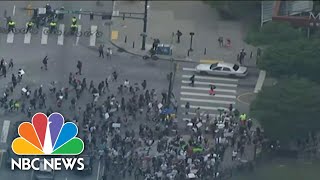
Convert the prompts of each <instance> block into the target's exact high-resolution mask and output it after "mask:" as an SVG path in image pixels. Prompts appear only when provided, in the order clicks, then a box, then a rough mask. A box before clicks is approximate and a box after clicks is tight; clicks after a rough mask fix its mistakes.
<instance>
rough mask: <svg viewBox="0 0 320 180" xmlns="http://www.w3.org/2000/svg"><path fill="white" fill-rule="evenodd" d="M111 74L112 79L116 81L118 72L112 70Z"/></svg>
mask: <svg viewBox="0 0 320 180" xmlns="http://www.w3.org/2000/svg"><path fill="white" fill-rule="evenodd" d="M112 76H113V81H117V78H118V74H117V72H116V71H113V73H112Z"/></svg>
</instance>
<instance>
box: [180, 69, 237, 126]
mask: <svg viewBox="0 0 320 180" xmlns="http://www.w3.org/2000/svg"><path fill="white" fill-rule="evenodd" d="M193 74H195V69H194V68H188V67H183V68H182V75H181V77H182V78H181V79H182V80H181V90H180V104H181V108H182V113H183V116H182V119H183V120H190V119H191V118H193V117H194V116H195V115H196V113H195V110H196V109H197V108H198V107H200V112H201V113H202V114H203V115H204V114H209V116H218V115H219V110H220V109H221V110H228V107H229V105H230V104H233V105H234V104H235V103H236V100H237V87H238V79H234V78H224V77H217V76H203V75H199V74H195V81H194V86H190V85H189V84H190V77H191V76H192V75H193ZM211 85H215V86H216V89H215V93H216V94H215V95H214V96H213V95H209V90H210V86H211ZM187 102H189V103H190V108H189V110H188V114H185V112H186V111H187V110H186V108H185V105H186V103H187Z"/></svg>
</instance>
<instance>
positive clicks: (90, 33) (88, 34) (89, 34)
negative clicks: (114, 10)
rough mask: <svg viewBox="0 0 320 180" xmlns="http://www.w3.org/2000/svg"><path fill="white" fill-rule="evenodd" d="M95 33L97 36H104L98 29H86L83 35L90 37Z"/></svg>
mask: <svg viewBox="0 0 320 180" xmlns="http://www.w3.org/2000/svg"><path fill="white" fill-rule="evenodd" d="M94 34H95V35H96V37H101V36H102V32H101V31H98V30H96V31H95V32H91V31H85V32H84V33H83V35H84V36H86V37H90V36H91V35H94Z"/></svg>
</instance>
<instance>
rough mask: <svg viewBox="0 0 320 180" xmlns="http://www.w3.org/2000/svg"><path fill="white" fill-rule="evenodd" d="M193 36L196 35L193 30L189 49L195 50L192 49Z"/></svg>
mask: <svg viewBox="0 0 320 180" xmlns="http://www.w3.org/2000/svg"><path fill="white" fill-rule="evenodd" d="M193 36H194V32H191V33H190V49H189V51H193V49H192V40H193Z"/></svg>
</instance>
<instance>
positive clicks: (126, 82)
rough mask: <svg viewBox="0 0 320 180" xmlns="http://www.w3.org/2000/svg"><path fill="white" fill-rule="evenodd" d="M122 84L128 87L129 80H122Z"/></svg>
mask: <svg viewBox="0 0 320 180" xmlns="http://www.w3.org/2000/svg"><path fill="white" fill-rule="evenodd" d="M123 86H124V87H125V88H129V86H130V82H129V80H128V79H126V80H125V81H124V83H123Z"/></svg>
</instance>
